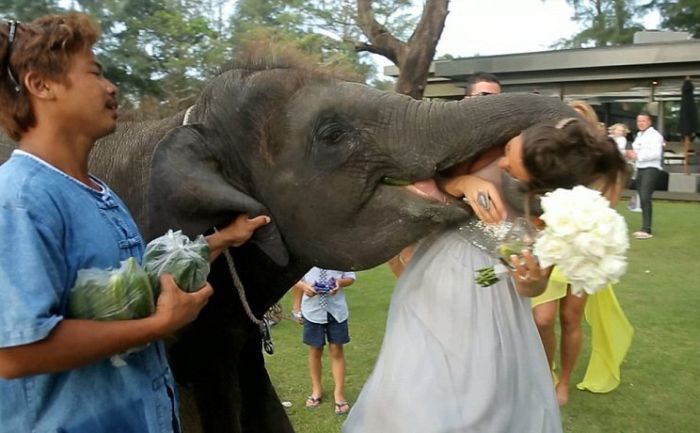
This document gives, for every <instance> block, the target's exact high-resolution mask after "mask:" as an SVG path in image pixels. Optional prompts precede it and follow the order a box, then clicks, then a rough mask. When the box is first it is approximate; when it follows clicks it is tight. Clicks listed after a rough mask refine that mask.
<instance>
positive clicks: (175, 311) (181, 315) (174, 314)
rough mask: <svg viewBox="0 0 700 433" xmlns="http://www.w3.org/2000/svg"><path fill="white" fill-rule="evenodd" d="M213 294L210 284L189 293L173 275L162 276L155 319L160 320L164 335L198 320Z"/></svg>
mask: <svg viewBox="0 0 700 433" xmlns="http://www.w3.org/2000/svg"><path fill="white" fill-rule="evenodd" d="M212 294H214V290H213V289H212V287H211V285H210V284H209V283H207V284H206V285H205V286H204V287H202V288H201V289H199V290H198V291H196V292H194V293H187V292H183V291H182V290H180V288H179V287H178V286H177V284H175V280H173V277H172V275H170V274H162V275H161V276H160V295H159V296H158V301H157V303H156V311H155V314H154V315H153V318H154V319H158V321H159V324H160V326H161V327H162V331H163V334H164V335H168V334H172V333H173V332H175V331H177V330H178V329H180V328H182V327H183V326H185V325H187V324H188V323H190V322H192V321H193V320H194V319H196V318H197V316H198V315H199V312H200V311H201V310H202V308H204V306H205V305H206V304H207V302H208V301H209V297H210V296H211V295H212Z"/></svg>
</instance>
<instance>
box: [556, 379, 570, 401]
mask: <svg viewBox="0 0 700 433" xmlns="http://www.w3.org/2000/svg"><path fill="white" fill-rule="evenodd" d="M555 390H556V393H557V403H559V406H564V405H566V403H568V402H569V385H568V384H566V383H563V382H559V383H558V384H557V386H556V388H555Z"/></svg>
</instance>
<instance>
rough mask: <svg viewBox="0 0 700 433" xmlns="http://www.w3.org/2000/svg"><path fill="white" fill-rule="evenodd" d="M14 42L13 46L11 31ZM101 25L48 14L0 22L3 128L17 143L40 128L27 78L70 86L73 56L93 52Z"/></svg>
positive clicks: (0, 119) (75, 16)
mask: <svg viewBox="0 0 700 433" xmlns="http://www.w3.org/2000/svg"><path fill="white" fill-rule="evenodd" d="M11 30H14V35H12V36H14V41H13V42H12V43H11V44H10V36H11V34H10V31H11ZM99 35H100V31H99V28H98V26H97V24H96V23H95V22H94V21H93V20H92V19H91V18H90V17H88V16H87V15H85V14H81V13H70V14H64V15H46V16H43V17H40V18H37V19H36V20H34V21H32V22H30V23H14V22H11V21H10V22H5V23H0V61H1V62H2V63H1V64H0V127H2V128H3V129H4V130H5V132H6V133H7V135H9V136H10V138H12V139H13V140H19V139H20V138H21V136H22V134H23V133H24V132H26V131H28V130H29V129H30V128H32V127H34V126H35V125H36V117H35V115H34V112H33V110H32V106H31V101H30V99H29V94H28V92H27V89H25V88H24V85H23V79H24V77H25V75H26V74H27V73H28V72H29V71H32V72H35V73H36V74H39V75H40V76H42V77H43V78H45V79H48V80H53V81H57V82H61V83H64V84H66V85H69V84H70V83H68V82H67V81H66V74H67V72H68V70H69V68H70V64H71V60H72V57H73V55H74V54H75V53H77V52H80V51H82V50H83V49H90V48H92V46H93V45H94V44H95V42H96V41H97V39H98V38H99Z"/></svg>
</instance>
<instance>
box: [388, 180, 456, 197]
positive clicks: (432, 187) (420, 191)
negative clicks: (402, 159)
mask: <svg viewBox="0 0 700 433" xmlns="http://www.w3.org/2000/svg"><path fill="white" fill-rule="evenodd" d="M382 183H384V184H385V185H390V186H400V187H404V188H406V189H407V190H408V191H410V192H411V193H413V194H415V195H418V196H420V197H423V198H425V199H427V200H429V201H432V202H437V203H442V204H447V203H448V202H449V201H450V197H451V196H449V195H447V194H445V193H444V192H443V191H442V190H440V188H439V187H438V186H437V183H436V182H435V180H434V179H425V180H419V181H416V182H411V181H409V180H403V179H398V178H393V177H389V176H385V177H384V178H383V179H382Z"/></svg>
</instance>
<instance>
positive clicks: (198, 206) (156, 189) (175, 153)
mask: <svg viewBox="0 0 700 433" xmlns="http://www.w3.org/2000/svg"><path fill="white" fill-rule="evenodd" d="M211 143H212V141H210V140H207V131H206V129H205V128H204V126H202V125H187V126H179V127H177V128H175V129H173V130H172V131H170V132H169V133H168V134H167V135H166V136H165V137H164V138H163V139H162V140H161V141H160V142H159V143H158V145H157V146H156V150H155V152H154V154H153V158H152V160H151V178H150V183H149V186H148V188H149V191H148V197H149V204H148V229H147V230H148V233H147V234H148V236H149V238H152V237H155V236H160V235H162V234H163V233H165V232H166V231H167V230H168V229H173V230H182V232H183V233H184V234H186V235H187V236H189V237H195V236H197V235H199V234H202V233H205V232H207V231H208V230H211V229H212V228H213V227H218V226H222V225H226V224H227V223H229V222H230V221H231V220H232V219H233V218H234V217H235V216H236V215H237V214H239V213H245V214H247V215H248V216H250V217H251V218H252V217H256V216H258V215H269V211H268V210H267V209H266V208H265V206H263V205H262V204H261V203H260V202H258V201H257V200H255V199H254V198H252V197H251V196H249V195H248V194H246V193H245V192H244V191H241V190H240V189H238V188H236V187H235V186H234V185H232V184H231V182H229V181H227V180H226V178H225V177H224V176H223V175H222V173H221V171H220V168H219V167H220V166H221V163H222V161H220V160H218V159H217V158H216V156H215V154H214V152H212V151H211ZM235 160H236V159H235V158H231V159H230V161H235ZM232 171H233V172H235V169H234V170H232ZM251 242H253V243H254V244H256V245H257V246H258V247H259V248H260V249H261V250H262V251H263V252H264V253H265V254H267V255H268V256H269V257H270V258H271V259H272V260H273V261H274V262H275V263H276V264H277V265H279V266H286V265H287V263H288V262H289V253H288V252H287V248H286V247H285V245H284V242H283V241H282V236H281V234H280V232H279V230H278V228H277V226H276V225H275V221H274V219H273V220H272V221H271V222H270V223H269V224H266V225H264V226H262V227H261V228H259V229H258V230H256V232H255V234H254V235H253V238H252V240H251Z"/></svg>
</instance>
